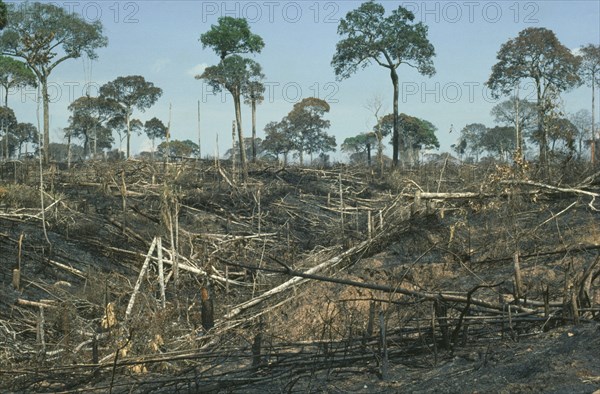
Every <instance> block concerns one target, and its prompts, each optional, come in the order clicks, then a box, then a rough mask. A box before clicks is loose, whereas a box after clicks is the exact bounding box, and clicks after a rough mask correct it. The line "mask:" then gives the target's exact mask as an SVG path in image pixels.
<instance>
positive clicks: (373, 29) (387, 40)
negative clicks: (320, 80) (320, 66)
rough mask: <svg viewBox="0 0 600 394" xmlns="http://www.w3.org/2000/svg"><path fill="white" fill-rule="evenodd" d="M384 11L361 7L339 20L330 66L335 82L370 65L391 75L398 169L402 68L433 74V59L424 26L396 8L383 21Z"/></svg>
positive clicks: (370, 3)
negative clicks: (399, 103)
mask: <svg viewBox="0 0 600 394" xmlns="http://www.w3.org/2000/svg"><path fill="white" fill-rule="evenodd" d="M384 15H385V8H384V7H383V6H382V5H381V4H377V3H375V2H373V1H368V2H366V3H363V4H362V5H361V6H360V7H358V9H356V10H354V11H350V12H349V13H348V14H346V17H345V18H342V19H341V20H340V24H339V26H338V34H339V35H340V36H343V37H345V38H343V39H342V40H341V41H340V42H338V43H337V45H336V53H335V55H334V56H333V60H332V61H331V65H332V66H333V68H334V70H335V74H336V76H337V77H338V79H345V78H349V77H350V76H351V75H352V74H354V73H355V72H356V71H357V70H358V69H359V67H362V68H365V67H367V66H368V65H369V64H371V63H372V62H375V63H376V64H378V65H380V66H382V67H385V68H387V69H388V70H389V72H390V77H391V79H392V84H393V86H394V101H393V102H394V105H393V112H394V123H393V126H394V128H393V135H392V145H393V148H394V150H393V163H394V166H397V165H398V152H399V150H400V144H401V142H402V141H401V140H400V135H399V125H398V96H399V78H398V72H397V69H398V67H399V66H400V65H401V64H406V65H408V66H410V67H412V68H415V69H417V70H418V71H419V73H421V74H422V75H427V76H432V75H433V74H435V68H434V66H433V60H432V58H433V57H434V56H435V49H434V47H433V45H432V44H431V43H430V42H429V39H428V38H427V30H428V29H427V26H425V25H424V24H423V23H422V22H418V23H413V22H414V19H415V16H414V14H413V13H412V12H410V11H409V10H407V9H406V8H404V7H402V6H399V7H398V8H397V9H396V10H394V11H392V13H391V15H389V16H387V17H385V16H384Z"/></svg>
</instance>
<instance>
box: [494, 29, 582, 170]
mask: <svg viewBox="0 0 600 394" xmlns="http://www.w3.org/2000/svg"><path fill="white" fill-rule="evenodd" d="M497 58H498V63H496V64H495V65H494V66H493V68H492V74H491V76H490V78H489V80H488V81H487V86H488V87H489V88H490V89H491V91H492V93H493V94H494V96H495V97H499V96H500V95H508V94H511V93H512V91H513V89H514V88H515V86H517V84H518V83H519V81H521V80H523V79H533V81H534V82H535V88H536V98H537V103H536V106H537V134H538V135H539V148H540V165H541V166H542V171H543V172H544V173H545V171H546V170H545V168H546V164H547V154H548V133H547V129H546V128H545V127H544V126H545V116H546V115H547V114H548V113H549V112H550V111H551V110H552V108H551V105H550V106H549V105H548V104H549V103H551V102H552V100H551V98H552V96H556V95H558V94H560V93H561V92H563V91H567V90H569V89H571V88H573V87H576V86H578V85H579V84H580V82H581V79H580V78H579V74H578V69H579V64H580V59H579V58H578V57H576V56H574V55H573V54H572V53H571V51H570V50H569V49H568V48H567V47H565V46H564V45H562V44H561V43H560V41H559V40H558V38H556V35H555V34H554V32H553V31H552V30H548V29H546V28H543V27H530V28H527V29H525V30H523V31H521V32H520V33H519V35H518V37H516V38H513V39H510V40H508V41H507V42H506V43H504V44H502V46H501V47H500V50H499V51H498V55H497Z"/></svg>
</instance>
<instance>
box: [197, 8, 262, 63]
mask: <svg viewBox="0 0 600 394" xmlns="http://www.w3.org/2000/svg"><path fill="white" fill-rule="evenodd" d="M200 42H201V43H202V48H207V47H208V48H211V49H213V50H214V51H215V53H216V54H217V55H218V56H219V57H220V58H221V60H224V59H225V58H226V57H227V56H228V55H233V54H244V53H256V52H260V51H261V50H262V49H263V47H264V46H265V43H264V41H263V39H262V38H261V37H260V36H259V35H257V34H253V33H252V32H251V31H250V26H249V25H248V21H247V20H246V19H244V18H233V17H231V16H223V17H220V18H219V19H218V21H217V24H216V25H211V26H210V30H209V31H207V32H206V33H204V34H202V35H201V36H200Z"/></svg>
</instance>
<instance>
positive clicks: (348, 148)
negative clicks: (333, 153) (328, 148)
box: [341, 133, 378, 166]
mask: <svg viewBox="0 0 600 394" xmlns="http://www.w3.org/2000/svg"><path fill="white" fill-rule="evenodd" d="M377 142H378V141H377V136H376V135H375V133H360V134H358V135H356V136H354V137H348V138H346V139H345V140H344V142H343V143H342V146H341V148H342V151H344V152H347V153H349V154H350V162H351V163H360V162H365V161H366V162H367V164H368V165H369V166H370V165H371V150H372V149H373V147H374V146H375V145H377Z"/></svg>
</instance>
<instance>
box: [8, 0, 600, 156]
mask: <svg viewBox="0 0 600 394" xmlns="http://www.w3.org/2000/svg"><path fill="white" fill-rule="evenodd" d="M52 3H53V4H56V5H60V6H62V7H65V8H67V9H69V10H71V11H72V12H75V13H78V14H80V15H81V16H82V17H83V18H84V19H86V20H88V21H94V20H98V19H99V20H101V21H102V23H103V26H104V31H105V34H106V35H107V37H108V39H109V45H108V47H106V48H102V49H100V50H99V51H98V55H99V58H98V60H96V61H94V62H92V63H90V61H89V60H87V59H76V60H71V61H68V62H66V63H63V64H62V65H61V66H59V67H58V68H57V69H56V70H55V71H54V72H53V74H52V75H51V77H50V80H51V82H52V85H51V90H50V94H51V96H52V104H51V136H50V138H51V141H52V142H61V141H62V140H63V135H62V132H61V130H62V128H64V127H66V126H67V123H68V116H69V112H68V110H67V107H68V105H69V103H70V102H71V101H73V100H74V99H76V98H78V97H79V96H81V95H83V94H85V86H86V85H87V84H90V85H91V86H92V94H93V93H94V91H95V90H97V87H98V86H101V85H102V84H104V83H106V82H108V81H110V80H113V79H115V78H117V77H119V76H126V75H142V76H144V77H145V78H146V79H147V80H148V81H151V82H153V83H154V84H155V85H156V86H159V87H161V88H162V89H163V91H164V94H163V96H162V97H161V98H160V100H159V101H158V102H157V103H156V104H155V105H154V106H153V107H152V108H151V109H149V110H147V111H146V112H144V113H141V112H135V114H134V116H136V117H138V118H139V119H141V120H142V121H145V120H148V119H150V118H152V117H154V116H156V117H158V118H160V119H162V120H163V121H164V122H165V123H167V121H168V120H169V105H172V115H171V130H172V132H171V135H172V137H173V138H177V139H191V140H192V141H197V139H198V127H197V102H198V100H200V102H201V104H200V105H201V131H202V137H201V139H202V154H203V156H205V155H212V154H214V152H215V140H216V136H217V134H219V144H220V147H219V149H220V153H221V154H222V153H223V152H225V151H226V150H227V149H228V148H229V147H230V146H231V122H232V120H233V118H234V112H233V102H232V100H231V97H230V96H228V95H221V94H218V95H216V96H215V95H212V94H211V92H210V91H209V88H208V87H207V86H206V84H205V83H203V82H202V81H199V80H196V79H194V75H196V74H198V73H199V72H201V71H202V69H203V67H205V66H208V65H213V64H216V63H217V62H218V57H217V55H215V54H214V53H213V52H212V51H211V50H210V49H205V50H203V49H202V46H201V44H200V43H199V41H198V39H199V37H200V34H202V33H204V32H205V31H207V30H208V29H210V26H211V24H215V23H216V22H217V18H218V17H219V16H224V15H228V16H234V17H245V18H247V19H248V20H249V22H250V25H251V28H252V30H253V32H254V33H256V34H259V35H260V36H262V37H263V39H264V41H265V48H264V50H263V51H262V53H260V54H258V55H256V56H254V57H253V58H254V60H256V61H258V62H259V63H261V65H262V66H263V71H264V73H265V74H266V77H267V78H266V83H267V88H268V90H267V92H266V100H265V102H264V103H263V104H261V105H260V106H259V107H258V112H257V121H258V135H259V136H260V137H263V136H264V132H263V127H264V125H265V124H267V123H268V122H270V121H273V120H280V119H281V118H282V117H283V116H285V115H286V114H287V113H288V112H289V111H290V109H291V108H292V106H293V104H294V103H295V102H297V101H299V100H301V99H302V98H305V97H310V96H317V97H319V98H322V99H326V100H328V101H329V102H330V104H331V112H330V113H329V114H328V115H327V118H328V119H329V120H330V121H331V128H330V130H329V132H330V133H331V134H333V135H335V136H336V138H337V142H338V145H339V144H341V143H342V142H343V140H344V139H345V138H347V137H350V136H353V135H356V134H358V133H360V132H365V131H367V130H369V128H370V127H372V126H373V120H374V118H373V116H372V114H371V113H370V112H369V111H368V110H367V109H365V104H366V103H367V102H368V101H369V100H370V99H372V98H373V97H374V96H377V95H379V96H380V97H381V98H382V99H383V102H384V109H386V110H387V111H386V112H391V110H392V105H391V104H392V85H391V81H390V77H389V73H388V72H386V71H387V70H386V69H384V68H381V67H379V66H377V65H372V66H369V67H368V68H366V69H364V70H361V71H358V72H357V73H356V74H355V75H353V76H352V77H351V78H350V79H347V80H343V81H337V80H336V78H335V75H334V72H333V69H332V68H331V66H330V62H331V58H332V56H333V54H334V51H335V44H336V42H337V41H338V40H339V36H338V35H337V32H336V30H337V23H338V21H339V19H340V18H342V17H343V16H345V15H346V13H347V12H348V11H350V10H352V9H355V8H357V7H358V6H359V5H360V4H361V2H358V1H337V2H335V1H315V0H310V1H269V0H265V1H191V0H190V1H177V0H175V1H112V0H111V1H69V0H65V1H52ZM381 3H382V4H384V6H385V7H386V9H387V10H388V11H390V10H392V9H394V8H396V7H398V6H399V5H402V6H404V7H406V8H408V9H410V10H412V11H413V12H414V13H415V16H416V20H417V21H422V22H424V23H425V24H426V25H428V26H429V39H430V41H431V42H432V44H433V45H434V47H435V49H436V54H437V56H436V58H435V59H434V64H435V67H436V70H437V74H436V75H435V76H434V77H432V78H427V77H422V76H420V75H419V74H418V73H417V72H415V71H414V70H413V69H411V68H409V67H407V66H401V67H400V68H399V69H398V73H399V76H400V85H401V96H400V111H401V112H405V113H407V114H409V115H413V116H418V117H421V118H423V119H427V120H429V121H430V122H432V123H433V124H434V125H436V126H437V128H438V132H437V136H438V139H439V140H440V143H441V145H442V147H441V149H440V151H448V150H449V149H450V145H451V144H453V143H455V142H456V139H457V138H458V132H459V130H460V129H461V128H462V127H463V126H465V125H466V124H468V123H475V122H481V123H484V124H486V125H488V126H492V125H493V119H492V118H491V116H490V115H489V112H490V109H491V108H492V107H493V106H494V104H496V103H497V102H498V101H497V100H494V99H492V98H491V97H490V96H489V92H487V90H486V89H485V87H484V83H485V82H486V81H487V79H488V77H489V75H490V72H491V68H492V66H493V65H494V64H495V62H496V53H497V51H498V50H499V48H500V46H501V45H502V44H503V43H504V42H506V41H507V40H508V39H510V38H513V37H515V36H517V34H518V33H519V31H521V30H523V29H525V28H528V27H546V28H549V29H551V30H553V31H554V32H555V33H556V35H557V37H558V39H559V40H560V41H561V42H562V43H563V44H564V45H565V46H567V47H568V48H571V49H576V48H578V47H580V46H581V45H585V44H588V43H594V44H596V45H597V44H599V43H600V22H599V21H600V1H599V0H590V1H382V2H381ZM529 93H531V90H529V91H528V90H527V89H526V88H525V89H524V90H523V96H526V95H528V94H529ZM34 98H35V92H34V91H31V90H29V91H25V92H11V95H10V97H9V105H10V106H11V107H13V108H14V109H15V112H16V114H17V117H18V119H19V121H21V122H32V123H34V124H36V123H37V120H36V107H37V104H36V103H35V100H34ZM563 99H564V104H565V110H566V111H567V112H576V111H578V110H579V109H582V108H586V109H587V108H590V105H591V89H590V88H589V87H587V86H582V87H580V88H578V89H576V90H575V91H573V92H570V93H567V94H564V95H563ZM242 110H243V127H244V133H245V135H246V136H249V135H250V110H249V107H248V106H244V107H243V109H242ZM596 111H597V112H596V113H597V114H598V109H596ZM597 119H600V115H598V116H597ZM451 125H453V126H454V130H455V131H454V132H452V133H449V130H450V127H451ZM132 141H133V146H132V150H133V152H134V153H135V152H139V151H140V150H144V149H149V146H150V143H149V141H148V140H147V139H146V138H145V137H144V136H140V137H135V138H134V139H133V140H132ZM117 146H118V142H117ZM390 152H391V149H388V152H387V153H388V154H390ZM334 157H335V158H337V159H343V158H344V155H343V154H341V153H339V150H338V153H337V154H335V155H334Z"/></svg>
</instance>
